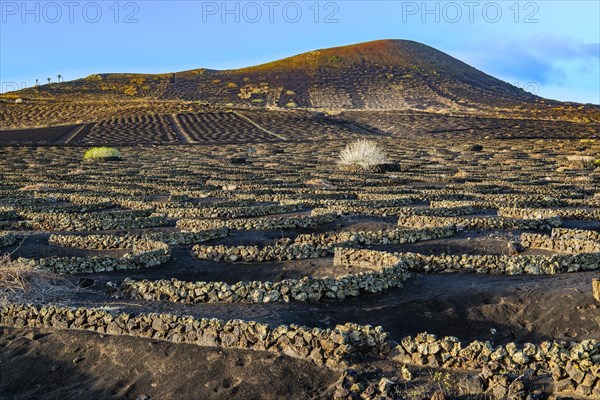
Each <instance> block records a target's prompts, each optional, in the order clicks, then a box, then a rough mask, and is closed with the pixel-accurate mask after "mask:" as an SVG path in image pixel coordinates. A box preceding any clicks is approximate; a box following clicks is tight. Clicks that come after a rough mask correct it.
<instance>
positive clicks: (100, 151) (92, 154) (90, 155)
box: [83, 147, 121, 160]
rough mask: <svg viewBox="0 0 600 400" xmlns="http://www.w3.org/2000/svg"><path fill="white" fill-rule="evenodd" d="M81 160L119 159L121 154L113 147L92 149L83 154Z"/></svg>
mask: <svg viewBox="0 0 600 400" xmlns="http://www.w3.org/2000/svg"><path fill="white" fill-rule="evenodd" d="M83 159H84V160H95V159H121V152H120V151H119V150H117V149H115V148H113V147H94V148H91V149H89V150H88V151H86V152H85V154H84V156H83Z"/></svg>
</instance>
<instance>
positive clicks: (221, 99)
mask: <svg viewBox="0 0 600 400" xmlns="http://www.w3.org/2000/svg"><path fill="white" fill-rule="evenodd" d="M11 95H13V96H15V95H18V96H22V97H24V98H28V97H29V98H48V99H59V100H77V101H81V100H98V99H140V98H141V99H155V100H156V99H160V100H186V101H201V102H206V103H210V104H213V105H227V106H274V107H281V108H296V107H305V108H320V109H354V110H361V109H364V110H375V109H377V110H397V109H416V110H449V111H466V110H473V111H475V110H482V109H489V108H495V107H500V108H512V107H515V106H525V107H527V106H530V105H535V104H538V103H539V102H543V99H541V98H539V97H537V96H533V95H531V94H529V93H527V92H525V91H523V90H522V89H519V88H517V87H514V86H512V85H510V84H508V83H506V82H503V81H501V80H499V79H496V78H494V77H492V76H489V75H487V74H485V73H483V72H481V71H479V70H477V69H475V68H473V67H471V66H469V65H467V64H465V63H463V62H461V61H459V60H457V59H455V58H453V57H451V56H449V55H447V54H445V53H443V52H441V51H438V50H436V49H434V48H432V47H429V46H426V45H424V44H420V43H417V42H413V41H407V40H379V41H373V42H367V43H360V44H355V45H350V46H343V47H335V48H329V49H323V50H316V51H311V52H308V53H303V54H300V55H296V56H293V57H289V58H285V59H282V60H278V61H274V62H270V63H267V64H262V65H257V66H253V67H247V68H242V69H236V70H224V71H217V70H208V69H196V70H191V71H183V72H177V73H169V74H158V75H147V74H96V75H92V76H89V77H87V78H84V79H79V80H75V81H70V82H63V83H55V84H49V85H43V86H39V87H37V88H29V89H25V90H22V91H20V92H15V93H12V94H11ZM546 103H548V101H546Z"/></svg>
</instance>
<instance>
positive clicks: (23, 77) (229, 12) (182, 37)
mask: <svg viewBox="0 0 600 400" xmlns="http://www.w3.org/2000/svg"><path fill="white" fill-rule="evenodd" d="M599 4H600V2H598V1H596V0H590V1H557V0H542V1H514V0H509V1H469V0H466V1H456V2H453V1H427V2H424V1H315V0H309V1H278V0H272V1H271V0H265V1H237V2H236V1H228V2H223V1H199V0H195V1H152V0H150V1H113V0H108V1H101V0H97V1H79V0H70V1H69V0H58V1H26V2H23V1H22V0H20V1H8V0H0V11H1V15H0V23H1V25H0V82H1V84H2V86H1V90H2V91H8V90H13V89H15V88H16V87H20V86H23V85H26V86H31V85H32V84H33V83H34V82H35V79H36V78H37V79H39V80H40V82H42V81H43V82H45V81H46V78H47V77H51V78H52V80H53V81H56V76H57V75H58V74H61V75H63V77H64V78H65V79H66V80H71V79H77V78H81V77H84V76H87V75H90V74H92V73H102V72H144V73H160V72H173V71H181V70H186V69H193V68H199V67H206V68H215V69H225V68H237V67H243V66H248V65H254V64H258V63H262V62H267V61H271V60H274V59H278V58H281V57H285V56H290V55H294V54H297V53H301V52H305V51H310V50H314V49H319V48H325V47H331V46H339V45H345V44H351V43H357V42H364V41H369V40H375V39H386V38H394V39H410V40H415V41H419V42H422V43H425V44H428V45H430V46H433V47H435V48H437V49H439V50H442V51H444V52H446V53H448V54H450V55H452V56H454V57H456V58H459V59H460V60H462V61H465V62H466V63H468V64H471V65H473V66H474V67H476V68H478V69H481V70H482V71H484V72H486V73H488V74H491V75H493V76H495V77H498V78H500V79H502V80H505V81H507V82H509V83H512V84H516V85H517V86H520V87H523V88H524V89H526V90H529V91H531V92H535V93H536V94H538V95H540V96H543V97H548V98H553V99H558V100H564V101H578V102H590V103H595V104H600V5H599Z"/></svg>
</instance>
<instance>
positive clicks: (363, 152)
mask: <svg viewBox="0 0 600 400" xmlns="http://www.w3.org/2000/svg"><path fill="white" fill-rule="evenodd" d="M388 162H389V161H388V158H387V156H386V154H385V153H384V152H383V150H382V149H381V148H380V147H379V145H378V144H377V143H375V142H373V141H370V140H366V139H361V140H359V141H356V142H354V143H350V144H349V145H347V146H346V148H345V149H344V150H342V151H341V152H340V160H339V161H338V164H340V165H358V166H360V167H363V168H368V167H372V166H376V165H382V164H387V163H388Z"/></svg>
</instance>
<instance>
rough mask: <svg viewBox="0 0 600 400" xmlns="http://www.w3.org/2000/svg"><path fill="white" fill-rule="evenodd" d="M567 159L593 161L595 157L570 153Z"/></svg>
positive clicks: (584, 161)
mask: <svg viewBox="0 0 600 400" xmlns="http://www.w3.org/2000/svg"><path fill="white" fill-rule="evenodd" d="M567 160H568V161H576V162H583V163H592V162H594V157H592V156H582V155H570V156H567Z"/></svg>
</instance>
